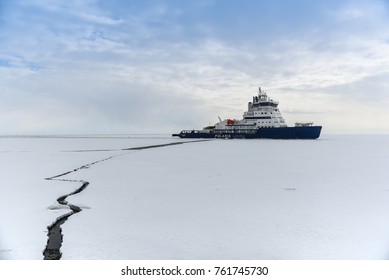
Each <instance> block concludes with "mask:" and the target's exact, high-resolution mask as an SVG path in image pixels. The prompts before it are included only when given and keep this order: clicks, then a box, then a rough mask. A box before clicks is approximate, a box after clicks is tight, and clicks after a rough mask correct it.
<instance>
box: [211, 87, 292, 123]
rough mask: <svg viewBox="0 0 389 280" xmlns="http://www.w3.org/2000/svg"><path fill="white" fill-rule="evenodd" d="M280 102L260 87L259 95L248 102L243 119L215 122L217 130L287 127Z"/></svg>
mask: <svg viewBox="0 0 389 280" xmlns="http://www.w3.org/2000/svg"><path fill="white" fill-rule="evenodd" d="M277 107H278V102H277V101H274V100H273V99H270V98H269V97H268V96H267V94H266V92H265V91H263V90H262V89H261V88H260V87H259V89H258V96H254V97H253V101H252V102H249V103H248V110H247V111H246V112H244V114H243V119H242V120H231V119H227V120H223V121H220V122H218V123H217V124H215V130H226V129H227V130H231V129H233V130H253V129H257V128H270V127H286V126H287V125H286V123H285V120H284V118H283V117H282V115H281V112H280V110H279V109H278V108H277Z"/></svg>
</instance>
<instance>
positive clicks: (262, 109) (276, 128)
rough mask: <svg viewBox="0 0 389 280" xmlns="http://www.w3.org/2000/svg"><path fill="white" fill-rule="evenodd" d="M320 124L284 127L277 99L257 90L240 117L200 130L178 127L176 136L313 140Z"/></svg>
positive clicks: (319, 129) (308, 123) (318, 131)
mask: <svg viewBox="0 0 389 280" xmlns="http://www.w3.org/2000/svg"><path fill="white" fill-rule="evenodd" d="M321 128H322V127H321V126H313V125H312V123H310V122H307V123H296V124H295V126H287V125H286V123H285V120H284V118H283V117H282V115H281V112H280V110H279V109H278V102H277V101H274V100H273V99H270V98H269V97H268V96H267V94H266V92H264V91H262V89H261V88H259V89H258V96H254V97H253V101H252V102H249V103H248V108H247V111H246V112H244V113H243V119H241V120H232V119H226V120H221V119H220V117H219V122H218V123H216V124H215V125H211V126H207V127H204V128H203V129H202V130H195V129H193V130H182V131H181V132H180V133H178V134H173V136H178V137H180V138H226V139H230V138H240V139H243V138H244V139H257V138H270V139H317V138H319V136H320V132H321Z"/></svg>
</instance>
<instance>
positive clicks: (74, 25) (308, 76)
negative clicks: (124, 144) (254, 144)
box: [0, 0, 389, 133]
mask: <svg viewBox="0 0 389 280" xmlns="http://www.w3.org/2000/svg"><path fill="white" fill-rule="evenodd" d="M141 2H142V1H141ZM141 2H137V1H134V2H131V4H126V5H125V6H121V5H120V4H119V3H120V2H109V3H108V2H104V4H101V3H100V2H95V1H86V2H82V1H75V2H66V3H65V2H64V3H59V2H57V1H48V0H45V1H43V0H42V1H38V2H28V4H24V5H22V6H21V7H18V8H17V9H16V10H15V11H14V12H12V13H9V15H8V19H9V26H8V27H7V29H6V32H4V33H3V35H1V36H3V37H2V38H3V41H4V42H6V44H3V45H2V46H1V47H0V75H1V78H0V88H1V93H0V97H1V98H2V105H0V108H1V110H2V112H3V118H2V120H1V121H0V129H1V131H0V133H1V132H2V133H7V132H18V131H19V132H20V131H21V132H23V131H31V132H33V131H38V132H40V133H44V132H45V131H50V132H53V133H61V132H66V133H71V132H73V131H74V132H78V133H88V132H91V133H99V132H106V133H109V132H112V133H122V132H128V133H134V132H138V131H142V132H163V131H164V132H171V131H176V130H180V129H185V128H200V127H202V126H205V125H207V124H208V122H213V121H216V120H217V116H218V115H220V116H222V117H231V118H239V117H241V114H242V113H243V111H244V110H245V109H246V104H247V102H248V101H249V100H250V99H251V96H252V95H255V94H256V90H257V87H258V86H262V87H263V88H264V89H265V90H267V91H268V92H269V95H270V96H271V97H273V98H274V99H277V100H279V101H280V109H281V112H284V114H285V117H286V118H287V121H288V123H289V124H292V123H293V122H294V121H298V120H301V119H299V118H305V119H304V120H314V121H315V122H317V123H323V124H325V125H326V127H328V131H342V127H344V126H347V123H346V122H345V121H343V120H346V119H347V120H350V119H352V118H355V119H360V121H359V123H366V124H364V126H359V129H360V131H369V132H371V131H372V129H371V128H370V127H369V125H368V123H369V122H367V121H366V122H365V120H366V119H370V120H371V121H370V122H372V121H374V117H373V115H374V114H375V113H378V114H379V115H380V120H381V124H380V126H379V127H380V130H379V129H378V128H377V127H378V126H377V127H375V128H374V130H375V131H386V132H389V127H388V125H387V123H389V122H384V121H383V120H385V118H389V115H388V113H386V112H385V110H384V106H385V104H387V102H388V96H387V94H386V91H385V90H384V89H385V88H387V86H388V84H387V82H386V81H387V80H389V79H388V73H389V68H388V65H389V61H388V60H389V45H388V40H387V38H388V37H387V36H388V32H389V31H382V30H383V29H382V26H384V25H385V24H386V23H387V22H386V21H387V20H386V17H385V15H387V10H384V11H380V14H379V16H378V17H376V18H375V17H372V16H371V13H372V12H374V11H375V10H376V9H377V7H381V6H380V2H372V3H373V4H371V8H370V9H369V7H370V6H369V3H368V2H363V3H362V4H363V5H362V4H358V3H357V4H353V2H348V3H347V5H345V4H342V5H341V4H339V5H338V6H336V8H332V9H330V8H328V7H327V6H326V4H323V3H322V5H323V6H324V7H325V9H324V10H323V11H322V12H320V15H318V16H317V17H318V18H319V19H318V20H312V19H311V18H312V16H309V17H308V16H306V17H304V19H306V20H308V22H306V23H305V25H304V26H306V27H302V26H303V25H302V23H296V24H292V26H291V27H290V29H289V30H291V29H292V27H293V28H294V27H296V30H293V31H291V32H286V33H282V32H283V31H282V30H284V28H286V27H285V26H284V27H283V28H280V26H282V23H283V24H289V23H290V20H291V19H290V18H289V19H288V21H285V22H282V21H281V20H282V19H281V17H280V15H279V14H277V10H273V11H272V14H273V16H274V18H271V17H270V16H269V15H268V16H267V17H266V18H267V19H272V20H275V19H277V20H279V21H280V22H279V23H277V24H276V26H277V28H276V29H274V28H273V27H272V26H271V25H269V26H268V27H267V29H268V30H264V28H263V26H260V27H257V26H255V24H258V23H263V19H260V20H259V21H256V20H254V17H250V21H244V20H243V21H241V23H240V24H241V25H239V26H237V27H234V28H232V30H231V34H230V35H229V31H230V30H229V29H228V28H229V26H230V24H226V26H225V27H224V29H223V25H222V24H220V23H216V21H218V20H220V21H221V22H223V21H224V22H225V21H228V20H232V21H236V20H237V19H235V18H231V16H232V15H231V14H229V13H230V12H231V11H233V8H235V9H240V7H238V6H231V7H230V9H231V10H230V12H228V13H227V15H228V17H224V18H223V16H224V15H221V14H218V17H212V18H210V17H209V15H211V16H214V15H213V14H212V13H211V12H213V11H214V9H216V8H220V6H219V5H220V3H219V2H218V1H214V2H213V3H208V4H207V5H195V4H191V5H189V6H190V8H191V9H192V8H193V14H191V11H190V9H189V8H188V7H185V5H178V4H177V3H175V2H174V3H173V2H170V1H168V2H160V1H157V2H153V1H150V2H148V3H149V4H145V5H143V4H142V3H143V2H142V3H141ZM196 3H197V2H196ZM231 3H232V2H231ZM231 3H230V4H229V5H232V4H231ZM247 3H248V2H247ZM342 3H343V2H342ZM114 4H116V5H114ZM300 4H301V3H300ZM101 5H106V6H101ZM110 5H112V6H110ZM127 5H128V6H127ZM137 5H138V6H137ZM250 5H253V4H250ZM192 6H193V7H192ZM300 6H301V5H300ZM247 8H250V6H249V7H246V8H245V9H247ZM257 8H258V7H256V8H255V9H254V8H253V10H256V9H257ZM267 9H270V8H269V7H268V8H267ZM27 10H28V11H33V12H34V13H32V14H28V13H26V11H27ZM270 10H271V9H270ZM284 10H285V8H284ZM308 10H310V11H315V12H316V13H318V8H317V7H308ZM201 11H203V12H204V13H200V12H201ZM352 11H354V12H352ZM358 11H360V13H359V12H358ZM362 11H363V13H362ZM240 12H241V13H242V11H240ZM207 13H208V16H207ZM299 13H302V12H301V11H300V12H299ZM202 17H203V18H204V20H199V19H202ZM22 19H23V20H22ZM367 19H368V20H369V21H368V23H367V24H366V26H367V27H366V28H364V29H361V30H353V27H354V26H355V24H357V26H358V24H359V21H366V20H367ZM355 22H357V23H355ZM245 24H250V26H247V25H245ZM199 26H200V27H199ZM245 27H247V28H245ZM26 30H28V32H27V31H26ZM274 30H275V32H274V34H273V35H272V31H274ZM285 30H288V29H285ZM236 31H240V32H241V34H240V35H239V36H237V37H235V32H236ZM381 31H382V32H381ZM265 35H267V36H265ZM238 39H239V40H238ZM369 89H371V91H370V92H371V93H370V94H369V95H370V98H366V96H367V95H366V92H369ZM368 100H376V101H377V103H378V104H377V103H376V107H375V108H376V109H374V108H369V106H367V105H366V104H367V102H369V101H368ZM350 108H353V109H350ZM355 108H357V109H355ZM358 110H366V111H369V110H370V111H371V112H373V113H372V114H371V115H368V116H363V117H362V116H361V117H360V116H359V115H358V114H357V112H358ZM342 114H346V115H347V116H344V117H343V119H342V121H339V120H337V119H336V118H334V116H337V117H341V116H342ZM375 115H376V114H375ZM362 118H363V122H362V121H361V120H362ZM349 127H350V126H349ZM351 127H353V129H354V130H355V131H358V126H354V125H353V126H351Z"/></svg>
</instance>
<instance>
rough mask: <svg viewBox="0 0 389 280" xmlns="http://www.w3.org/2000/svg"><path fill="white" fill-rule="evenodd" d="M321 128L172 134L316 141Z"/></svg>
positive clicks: (194, 131)
mask: <svg viewBox="0 0 389 280" xmlns="http://www.w3.org/2000/svg"><path fill="white" fill-rule="evenodd" d="M321 128H322V127H321V126H292V127H263V128H258V129H255V130H250V131H239V130H215V131H202V130H184V131H181V132H180V133H179V134H173V136H178V137H180V138H228V139H233V138H238V139H317V138H319V137H320V133H321Z"/></svg>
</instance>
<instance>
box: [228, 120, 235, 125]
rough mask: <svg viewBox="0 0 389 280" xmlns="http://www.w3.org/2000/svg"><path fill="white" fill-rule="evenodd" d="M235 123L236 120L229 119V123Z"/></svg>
mask: <svg viewBox="0 0 389 280" xmlns="http://www.w3.org/2000/svg"><path fill="white" fill-rule="evenodd" d="M234 123H235V120H230V119H227V124H234Z"/></svg>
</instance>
